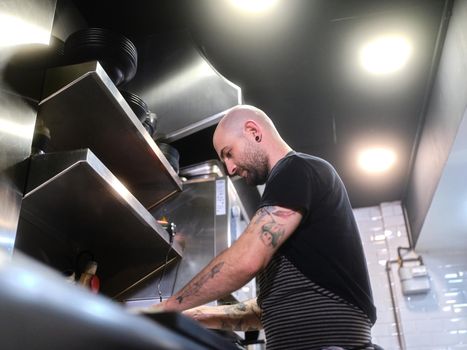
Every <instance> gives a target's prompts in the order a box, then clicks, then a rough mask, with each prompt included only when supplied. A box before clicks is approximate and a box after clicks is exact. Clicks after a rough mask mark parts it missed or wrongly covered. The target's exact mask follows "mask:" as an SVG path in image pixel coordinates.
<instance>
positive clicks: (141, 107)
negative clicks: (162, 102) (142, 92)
mask: <svg viewBox="0 0 467 350" xmlns="http://www.w3.org/2000/svg"><path fill="white" fill-rule="evenodd" d="M120 93H121V94H122V96H123V98H124V99H125V101H126V102H127V103H128V105H129V106H130V107H131V109H132V110H133V112H134V113H135V114H136V116H137V117H138V119H139V120H140V121H141V123H142V124H143V126H144V127H145V128H146V130H147V131H148V133H149V135H151V137H154V136H155V135H156V124H157V117H156V115H155V114H154V113H151V111H150V110H149V108H148V105H147V104H146V103H145V102H144V101H143V100H142V99H141V97H139V96H138V95H136V94H134V93H132V92H129V91H122V90H120Z"/></svg>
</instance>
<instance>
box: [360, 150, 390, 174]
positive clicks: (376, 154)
mask: <svg viewBox="0 0 467 350" xmlns="http://www.w3.org/2000/svg"><path fill="white" fill-rule="evenodd" d="M395 162H396V154H395V153H394V152H393V151H391V150H389V149H386V148H371V149H367V150H365V151H362V152H360V154H359V155H358V165H359V166H360V168H362V169H363V170H365V171H366V172H369V173H382V172H385V171H386V170H388V169H389V168H391V166H393V165H394V163H395Z"/></svg>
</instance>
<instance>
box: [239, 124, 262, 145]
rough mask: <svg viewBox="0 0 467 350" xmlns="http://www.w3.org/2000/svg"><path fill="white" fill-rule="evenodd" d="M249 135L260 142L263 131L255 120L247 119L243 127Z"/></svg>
mask: <svg viewBox="0 0 467 350" xmlns="http://www.w3.org/2000/svg"><path fill="white" fill-rule="evenodd" d="M243 131H244V133H245V134H246V135H247V136H252V137H253V138H254V140H255V141H256V142H260V141H261V138H262V132H261V128H260V126H259V125H258V124H257V123H256V122H255V121H253V120H247V121H246V122H245V125H244V129H243Z"/></svg>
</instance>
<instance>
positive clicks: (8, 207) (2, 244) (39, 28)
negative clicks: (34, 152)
mask: <svg viewBox="0 0 467 350" xmlns="http://www.w3.org/2000/svg"><path fill="white" fill-rule="evenodd" d="M55 6H56V0H43V1H36V0H21V1H20V0H16V1H8V2H2V3H1V6H0V16H1V18H2V24H3V25H5V24H7V23H10V24H11V25H10V30H12V31H15V30H16V31H20V30H21V29H23V31H22V32H21V34H23V36H19V38H16V39H18V40H19V42H15V36H14V35H12V34H11V33H6V30H5V29H3V30H4V32H3V33H2V37H3V39H4V40H5V39H8V41H10V42H9V44H10V45H11V46H8V43H2V45H1V47H0V251H6V252H8V254H11V253H12V252H13V248H14V244H15V239H16V228H17V225H18V219H19V213H20V209H21V201H22V197H23V191H24V186H25V183H26V175H27V167H26V166H25V159H27V158H28V157H29V154H30V152H31V143H32V137H33V132H34V123H35V119H36V114H37V111H36V109H35V107H33V106H31V104H33V103H31V100H32V97H31V96H33V95H36V94H37V91H36V89H34V88H36V87H39V85H36V84H34V83H32V82H31V74H30V73H31V72H30V71H29V72H27V73H28V74H26V75H27V77H25V76H24V75H21V76H19V75H18V76H15V80H14V81H12V80H11V79H10V80H7V79H6V76H8V74H7V73H9V72H8V69H9V68H10V67H9V66H10V65H11V61H13V58H14V56H15V54H16V53H17V52H18V51H21V49H22V48H23V47H24V45H19V44H26V43H28V39H37V35H36V34H38V32H40V33H42V34H43V35H42V38H45V39H47V38H48V37H50V33H51V31H52V24H53V19H54V13H55ZM12 24H16V25H18V27H17V28H13V25H12ZM31 24H35V26H34V27H33V26H32V25H31ZM20 26H24V27H28V26H29V28H35V32H34V33H30V34H34V35H32V38H29V37H28V35H24V34H27V31H25V30H24V29H26V28H24V27H23V28H21V27H20ZM33 42H36V41H34V40H33ZM5 44H6V45H5ZM43 46H45V45H43ZM17 71H19V70H17ZM10 78H11V76H10ZM41 80H42V76H41ZM12 85H15V86H21V88H23V89H22V91H27V92H30V94H25V95H22V94H21V93H18V89H17V88H13V87H12ZM31 87H32V88H31ZM31 90H34V91H31Z"/></svg>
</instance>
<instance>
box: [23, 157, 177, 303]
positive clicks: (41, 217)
mask: <svg viewBox="0 0 467 350" xmlns="http://www.w3.org/2000/svg"><path fill="white" fill-rule="evenodd" d="M29 178H30V180H29V181H28V190H27V193H26V195H25V197H24V200H23V207H22V211H21V219H20V225H19V227H18V241H17V245H16V247H17V248H18V249H20V250H23V251H26V252H27V253H28V254H30V255H32V256H34V257H36V258H37V259H40V260H43V261H44V262H47V263H48V264H52V265H55V266H54V267H55V268H56V269H58V270H62V271H65V270H69V269H74V265H73V264H74V258H75V257H76V256H77V255H78V254H79V253H80V252H82V251H89V252H91V253H92V254H93V255H94V259H95V260H96V261H97V262H98V264H99V267H98V275H99V277H100V278H101V281H102V283H101V284H102V287H101V291H102V292H103V293H104V294H106V295H108V296H112V297H113V296H115V295H116V294H118V293H119V292H120V291H122V290H124V289H125V288H126V287H128V286H130V285H131V284H133V283H135V282H137V281H138V280H139V279H141V278H143V277H145V276H146V275H148V274H150V273H151V272H153V271H154V270H157V269H158V268H160V267H161V266H162V265H164V262H165V257H166V254H167V252H168V250H169V248H170V237H169V234H168V233H167V231H165V230H164V229H163V228H162V227H161V226H160V225H159V224H158V223H157V221H156V220H155V219H154V217H152V215H151V214H150V213H149V212H148V211H147V210H146V209H145V208H144V207H143V206H142V205H141V204H140V203H139V202H138V201H137V200H136V199H135V198H134V197H133V195H132V194H131V193H130V192H129V191H128V190H127V189H126V188H125V187H124V186H123V184H122V183H121V182H120V181H118V179H117V178H115V176H113V175H112V173H110V171H109V170H108V169H107V168H106V167H105V166H104V165H103V164H102V163H101V162H100V161H99V159H97V158H96V157H95V156H94V155H93V154H92V153H91V152H90V151H89V150H79V151H74V152H62V153H56V154H53V153H51V154H44V155H38V156H35V157H33V158H32V160H31V167H30V176H29ZM40 233H42V234H40ZM57 247H62V248H64V249H61V248H57ZM57 255H58V256H57ZM180 255H181V248H180V246H179V245H178V243H177V242H175V243H174V244H173V247H172V249H171V250H170V254H169V255H168V258H169V259H172V258H174V257H177V256H178V257H179V256H180Z"/></svg>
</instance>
